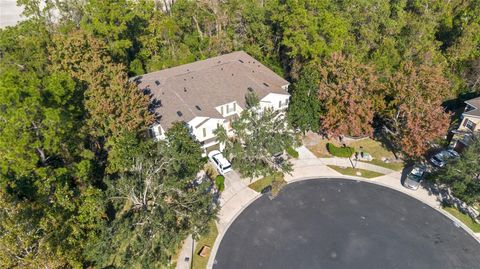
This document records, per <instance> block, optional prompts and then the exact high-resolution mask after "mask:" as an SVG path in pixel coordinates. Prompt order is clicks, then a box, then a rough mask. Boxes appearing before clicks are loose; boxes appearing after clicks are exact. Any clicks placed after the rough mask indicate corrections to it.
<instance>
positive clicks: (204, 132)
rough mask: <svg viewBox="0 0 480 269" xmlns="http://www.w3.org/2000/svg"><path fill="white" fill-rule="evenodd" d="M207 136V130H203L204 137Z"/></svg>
mask: <svg viewBox="0 0 480 269" xmlns="http://www.w3.org/2000/svg"><path fill="white" fill-rule="evenodd" d="M205 136H207V129H205V128H203V137H205Z"/></svg>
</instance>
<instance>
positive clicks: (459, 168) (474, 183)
mask: <svg viewBox="0 0 480 269" xmlns="http://www.w3.org/2000/svg"><path fill="white" fill-rule="evenodd" d="M479 156H480V137H479V136H478V135H476V136H473V137H472V143H471V144H470V145H469V147H468V148H467V150H465V151H464V152H463V154H462V155H461V157H460V158H458V159H455V160H452V161H451V162H450V163H448V165H446V166H445V167H444V168H441V169H440V170H438V172H436V173H435V178H437V179H438V180H439V182H440V183H443V184H447V186H449V187H450V188H451V190H452V192H453V195H454V196H456V197H457V198H459V199H461V200H462V201H464V202H466V203H467V204H469V205H473V204H476V203H478V202H480V158H479Z"/></svg>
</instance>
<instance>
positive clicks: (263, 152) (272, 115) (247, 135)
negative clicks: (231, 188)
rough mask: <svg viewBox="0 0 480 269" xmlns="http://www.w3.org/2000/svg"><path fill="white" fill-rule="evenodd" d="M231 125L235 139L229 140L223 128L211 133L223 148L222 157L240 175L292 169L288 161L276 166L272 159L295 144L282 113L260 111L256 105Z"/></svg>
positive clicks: (269, 110) (268, 110) (265, 109)
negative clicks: (226, 159) (224, 155)
mask: <svg viewBox="0 0 480 269" xmlns="http://www.w3.org/2000/svg"><path fill="white" fill-rule="evenodd" d="M231 126H232V130H233V133H234V134H235V137H229V136H228V135H227V130H225V128H223V126H220V127H219V128H218V129H217V130H216V131H215V133H216V134H217V136H218V140H219V141H220V142H221V143H223V144H224V145H225V150H224V152H225V154H226V156H227V157H228V158H230V159H231V160H232V165H233V167H235V168H236V169H238V171H239V172H240V174H242V176H244V177H250V178H253V177H258V176H265V175H269V174H272V173H274V172H276V171H281V172H290V171H291V170H292V165H291V163H290V162H289V161H285V162H282V163H278V162H276V161H275V158H274V157H273V155H274V154H276V153H279V152H283V151H285V150H286V149H287V148H288V147H292V146H294V145H295V144H296V137H295V134H294V132H293V131H292V130H291V129H290V128H288V126H287V124H286V119H285V115H284V112H283V111H280V110H276V111H275V110H273V109H271V108H268V107H267V108H264V109H263V110H262V109H261V108H260V105H259V103H256V104H254V105H253V107H251V108H250V109H246V110H244V111H243V112H242V114H241V116H240V118H238V119H237V120H235V121H233V122H232V124H231Z"/></svg>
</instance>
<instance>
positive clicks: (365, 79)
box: [318, 53, 384, 136]
mask: <svg viewBox="0 0 480 269" xmlns="http://www.w3.org/2000/svg"><path fill="white" fill-rule="evenodd" d="M319 72H320V84H319V88H318V98H319V99H320V103H321V105H322V116H321V117H320V124H321V128H322V132H325V133H326V134H328V135H331V136H343V135H348V136H370V135H372V134H373V128H372V122H373V117H374V115H375V113H377V112H379V111H380V110H381V109H382V107H383V106H384V104H383V96H382V94H383V91H384V86H383V85H382V83H380V81H379V79H378V77H377V75H376V73H375V70H374V69H373V68H372V67H370V66H368V65H364V64H360V63H358V62H357V61H356V60H355V59H353V58H352V57H346V56H344V55H342V54H338V53H334V54H333V55H332V57H329V58H327V59H326V60H325V61H324V62H323V63H322V64H321V67H320V71H319Z"/></svg>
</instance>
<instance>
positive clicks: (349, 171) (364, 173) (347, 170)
mask: <svg viewBox="0 0 480 269" xmlns="http://www.w3.org/2000/svg"><path fill="white" fill-rule="evenodd" d="M327 166H328V167H330V168H332V169H333V170H335V171H337V172H339V173H340V174H342V175H346V176H357V177H364V178H374V177H379V176H383V174H382V173H378V172H374V171H370V170H365V169H358V168H355V169H354V168H352V167H341V166H337V165H327ZM357 172H360V173H361V175H357Z"/></svg>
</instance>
